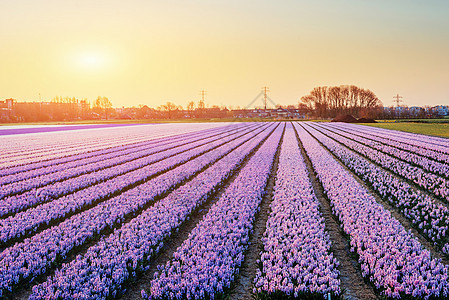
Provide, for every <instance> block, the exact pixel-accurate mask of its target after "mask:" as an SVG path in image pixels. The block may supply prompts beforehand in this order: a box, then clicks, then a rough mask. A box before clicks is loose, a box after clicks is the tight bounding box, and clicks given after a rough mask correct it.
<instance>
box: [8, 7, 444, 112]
mask: <svg viewBox="0 0 449 300" xmlns="http://www.w3.org/2000/svg"><path fill="white" fill-rule="evenodd" d="M448 32H449V3H448V2H447V1H436V0H431V1H428V2H425V3H424V2H422V1H418V0H410V1H407V0H398V1H394V2H391V1H387V0H381V1H375V2H371V1H370V2H368V1H358V0H343V1H339V2H338V4H337V3H336V1H331V0H320V1H311V0H307V1H306V0H300V1H296V0H295V1H294V0H282V1H251V0H250V1H244V2H242V1H237V0H230V1H206V0H193V1H190V2H189V4H188V5H187V4H185V3H184V2H181V1H179V0H173V1H164V2H159V1H140V0H133V1H130V2H126V3H125V2H122V1H116V0H112V1H107V2H104V1H51V0H42V1H31V0H19V1H14V2H8V3H7V4H6V3H2V4H0V44H1V47H0V100H3V99H6V98H15V99H17V100H19V101H33V100H38V99H39V98H38V97H39V94H41V95H42V97H43V99H46V100H49V99H51V98H53V97H54V96H57V95H63V96H66V95H67V96H71V97H72V96H73V97H77V98H88V100H90V101H93V100H94V99H95V98H96V97H97V96H99V95H102V96H107V97H108V98H109V99H110V100H111V101H112V103H113V105H114V106H137V105H139V104H147V105H149V106H150V107H156V106H158V105H161V104H163V103H165V102H167V101H171V102H174V103H176V104H178V105H183V106H185V105H186V104H187V103H188V102H189V101H195V102H196V101H198V100H199V99H200V95H199V91H200V90H203V89H204V90H207V91H208V93H207V96H206V103H207V104H209V105H213V104H216V105H225V106H228V107H231V106H232V107H237V106H242V107H243V106H245V105H246V104H248V103H249V102H250V101H251V100H252V99H253V98H254V97H255V96H256V95H257V93H258V92H259V91H260V88H261V87H262V86H265V85H267V86H269V87H270V90H271V93H270V97H271V98H272V99H273V100H275V101H276V102H277V103H279V104H282V105H285V104H297V102H298V100H299V99H300V97H301V96H304V95H306V94H308V93H309V92H310V90H312V89H313V88H314V87H316V86H321V85H341V84H355V85H358V86H360V87H363V88H368V89H371V90H372V91H373V92H374V93H376V95H377V96H378V97H379V98H380V99H381V100H382V101H383V102H384V104H385V105H391V104H392V103H393V96H394V95H396V94H397V93H399V94H401V95H402V96H404V101H405V103H406V104H408V105H437V104H448V103H449V96H448V93H447V86H448V82H447V78H449V59H448V58H447V53H449V40H448V39H447V33H448Z"/></svg>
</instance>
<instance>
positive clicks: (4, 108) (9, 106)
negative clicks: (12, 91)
mask: <svg viewBox="0 0 449 300" xmlns="http://www.w3.org/2000/svg"><path fill="white" fill-rule="evenodd" d="M14 102H15V100H14V99H6V100H4V101H0V122H8V121H11V119H12V117H13V110H14Z"/></svg>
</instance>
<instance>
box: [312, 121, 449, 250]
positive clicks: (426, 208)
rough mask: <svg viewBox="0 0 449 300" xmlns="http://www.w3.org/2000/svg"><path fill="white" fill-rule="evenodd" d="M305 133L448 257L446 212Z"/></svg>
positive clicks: (338, 148) (319, 135) (383, 173)
mask: <svg viewBox="0 0 449 300" xmlns="http://www.w3.org/2000/svg"><path fill="white" fill-rule="evenodd" d="M307 128H308V130H309V131H310V132H311V133H312V134H313V135H314V136H315V138H317V139H318V140H319V141H320V142H321V143H323V145H324V146H325V147H327V148H328V149H329V150H330V151H331V152H332V153H333V154H335V155H336V156H337V157H338V158H339V159H340V160H341V161H342V162H343V163H344V164H345V165H346V166H347V167H348V168H350V169H351V170H352V171H353V172H354V173H355V174H357V175H358V176H359V177H360V178H361V179H362V180H363V181H365V182H367V183H368V184H369V185H370V186H372V188H373V189H374V190H375V191H376V192H377V193H379V194H380V195H381V196H382V198H383V199H385V200H387V201H389V202H390V203H392V204H393V205H394V206H396V207H397V208H398V209H399V210H400V212H401V213H402V214H403V215H404V216H405V217H406V218H407V219H409V220H410V222H412V224H413V225H414V226H415V227H416V228H417V229H418V230H419V231H420V232H421V233H423V234H424V236H426V237H427V239H429V240H430V241H432V242H433V243H434V244H435V245H437V247H438V248H440V249H442V250H443V252H444V253H446V254H449V251H448V250H449V244H448V236H447V231H448V224H449V209H448V208H447V207H446V206H445V205H443V204H441V203H439V202H438V201H435V200H433V199H432V198H430V197H429V196H428V195H426V194H425V193H423V192H422V191H420V190H417V189H414V188H413V187H412V186H411V185H410V184H409V183H407V182H405V181H404V180H401V179H399V178H398V177H395V176H393V175H392V174H391V173H390V172H388V171H386V170H384V169H382V168H381V167H379V166H376V165H375V164H373V163H371V162H370V161H369V160H367V159H366V158H364V157H362V156H361V155H359V154H357V153H355V152H353V151H351V150H349V149H347V148H345V147H344V146H342V145H340V144H338V143H337V142H336V141H334V140H332V139H331V138H329V137H327V136H325V135H324V134H322V133H320V132H319V131H317V130H314V129H313V128H311V127H307Z"/></svg>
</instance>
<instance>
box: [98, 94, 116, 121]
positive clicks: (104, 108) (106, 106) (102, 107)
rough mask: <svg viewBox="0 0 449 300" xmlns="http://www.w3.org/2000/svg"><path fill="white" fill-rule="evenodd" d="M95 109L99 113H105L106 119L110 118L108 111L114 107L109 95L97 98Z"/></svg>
mask: <svg viewBox="0 0 449 300" xmlns="http://www.w3.org/2000/svg"><path fill="white" fill-rule="evenodd" d="M93 108H94V110H96V111H97V112H99V114H101V113H104V114H105V117H106V120H107V119H108V112H109V111H110V110H111V108H112V103H111V101H109V99H108V98H107V97H100V96H98V97H97V99H96V100H95V102H94V107H93Z"/></svg>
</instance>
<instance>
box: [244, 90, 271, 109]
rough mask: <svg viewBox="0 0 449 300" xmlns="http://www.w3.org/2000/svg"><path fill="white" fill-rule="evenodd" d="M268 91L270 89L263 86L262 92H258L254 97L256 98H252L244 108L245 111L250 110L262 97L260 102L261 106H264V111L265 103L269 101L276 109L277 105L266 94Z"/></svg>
mask: <svg viewBox="0 0 449 300" xmlns="http://www.w3.org/2000/svg"><path fill="white" fill-rule="evenodd" d="M269 91H270V89H269V88H268V87H267V86H264V87H263V88H262V91H260V92H259V94H257V96H256V98H254V99H253V100H252V101H251V102H250V103H249V104H248V105H247V106H246V107H245V109H248V108H250V107H251V106H252V105H253V104H254V102H256V101H257V100H259V99H260V98H261V97H262V96H263V99H262V101H263V106H264V109H265V110H266V109H267V103H268V101H270V102H271V104H273V106H274V107H277V104H276V103H275V102H274V101H273V100H272V99H271V98H270V97H269V96H268V92H269Z"/></svg>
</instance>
